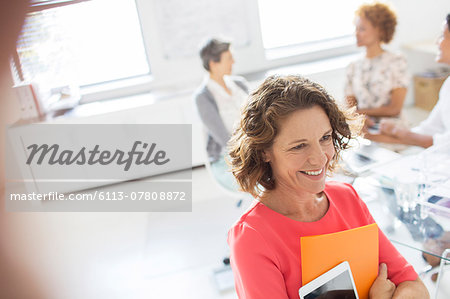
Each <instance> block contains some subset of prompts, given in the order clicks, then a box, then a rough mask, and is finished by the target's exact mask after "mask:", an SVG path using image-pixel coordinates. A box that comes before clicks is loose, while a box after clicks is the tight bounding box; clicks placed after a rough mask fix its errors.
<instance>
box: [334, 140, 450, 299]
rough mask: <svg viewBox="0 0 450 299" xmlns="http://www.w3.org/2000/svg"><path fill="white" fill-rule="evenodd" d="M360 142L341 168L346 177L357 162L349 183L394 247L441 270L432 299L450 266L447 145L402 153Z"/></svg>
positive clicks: (449, 159)
mask: <svg viewBox="0 0 450 299" xmlns="http://www.w3.org/2000/svg"><path fill="white" fill-rule="evenodd" d="M364 142H366V143H365V144H363V145H362V146H359V147H356V148H354V149H352V150H351V151H350V153H349V154H347V155H345V156H344V158H343V160H344V163H343V165H344V170H347V174H348V171H349V170H350V171H351V170H352V165H350V164H355V161H357V163H356V164H358V165H357V166H356V167H353V169H357V170H358V171H353V172H352V175H353V180H352V185H353V187H354V188H355V190H356V191H357V192H358V194H359V195H360V197H361V198H362V200H363V201H364V202H365V203H366V205H367V207H368V208H369V210H370V212H371V214H372V215H373V217H374V219H375V221H376V222H377V223H378V225H379V227H380V229H381V230H382V231H383V232H384V233H385V234H386V236H387V237H388V238H389V239H390V240H391V242H392V243H393V244H394V245H396V246H397V247H399V246H400V247H406V248H409V249H411V250H413V251H417V253H418V254H419V255H423V256H424V258H426V260H427V262H428V263H429V264H430V265H431V266H434V268H433V270H434V271H439V272H440V274H439V275H438V278H437V279H438V280H437V284H436V296H437V294H438V293H439V292H438V290H439V286H440V278H441V277H442V276H443V275H442V274H443V271H444V270H445V265H446V264H450V144H443V145H441V146H435V147H432V148H429V149H427V150H421V151H417V153H415V154H409V155H402V154H396V153H392V152H391V151H387V150H386V149H385V148H383V147H382V146H381V145H380V144H377V143H374V142H368V143H367V141H363V143H364ZM377 157H384V160H383V159H382V158H381V159H378V158H377ZM370 159H372V160H373V161H369V160H370ZM379 160H381V161H379ZM364 164H367V165H364ZM369 164H371V165H369ZM431 266H430V267H429V268H430V269H431ZM416 270H419V271H420V269H416ZM436 298H437V297H436Z"/></svg>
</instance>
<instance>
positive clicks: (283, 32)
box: [258, 0, 362, 56]
mask: <svg viewBox="0 0 450 299" xmlns="http://www.w3.org/2000/svg"><path fill="white" fill-rule="evenodd" d="M258 3H259V15H260V22H261V32H262V40H263V44H264V48H265V49H266V50H269V51H270V50H275V49H285V50H288V49H287V48H289V47H295V51H293V53H297V54H299V50H300V52H308V51H317V50H322V49H323V48H324V47H325V48H326V47H328V48H333V47H340V46H344V45H353V44H354V39H353V32H354V26H353V20H354V12H355V10H356V9H357V8H358V6H359V5H361V4H362V1H361V0H346V1H334V0H316V1H301V0H279V1H271V0H259V2H258ZM301 48H303V49H304V50H303V51H301ZM288 52H289V51H285V53H288ZM284 56H288V55H284Z"/></svg>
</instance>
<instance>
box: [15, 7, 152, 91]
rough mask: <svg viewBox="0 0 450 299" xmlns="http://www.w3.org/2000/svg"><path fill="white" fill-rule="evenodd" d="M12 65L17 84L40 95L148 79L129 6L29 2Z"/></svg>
mask: <svg viewBox="0 0 450 299" xmlns="http://www.w3.org/2000/svg"><path fill="white" fill-rule="evenodd" d="M33 3H34V4H33V6H32V7H31V10H32V11H31V12H30V13H29V14H28V16H27V19H26V21H25V24H24V26H23V30H22V34H21V36H20V37H19V41H18V43H17V56H16V57H15V59H14V64H15V66H16V74H17V77H18V80H19V81H24V82H29V83H36V84H37V85H38V87H39V90H40V91H41V92H40V93H41V94H44V95H45V96H48V94H49V93H51V90H52V89H55V88H58V87H62V86H67V85H73V84H75V85H77V86H87V85H93V84H98V83H104V82H109V81H114V80H120V79H125V78H131V77H137V76H142V75H148V74H149V73H150V72H149V64H148V61H147V55H146V52H145V49H144V45H143V39H142V33H141V29H140V24H139V18H138V15H137V11H136V4H135V1H133V0H95V1H80V0H78V1H77V0H72V1H34V2H33Z"/></svg>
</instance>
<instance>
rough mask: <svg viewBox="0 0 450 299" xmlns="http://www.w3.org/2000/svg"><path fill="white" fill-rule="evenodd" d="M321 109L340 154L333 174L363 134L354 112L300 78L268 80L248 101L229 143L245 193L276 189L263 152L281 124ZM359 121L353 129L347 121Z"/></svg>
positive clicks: (274, 78)
mask: <svg viewBox="0 0 450 299" xmlns="http://www.w3.org/2000/svg"><path fill="white" fill-rule="evenodd" d="M313 106H319V107H321V108H322V109H323V110H324V111H325V113H326V114H327V116H328V118H329V120H330V124H331V127H332V129H333V132H332V139H333V145H334V148H335V150H336V154H335V156H334V157H333V159H332V161H331V163H330V164H329V170H330V171H331V170H333V169H334V167H335V164H336V162H337V161H338V159H339V152H340V151H341V150H343V149H345V148H347V147H348V144H349V142H350V140H351V139H352V138H353V137H354V134H353V132H355V131H357V132H359V129H360V128H361V125H362V123H361V119H360V117H359V116H358V115H357V114H355V113H354V111H355V110H354V108H353V109H351V110H340V109H339V108H338V106H337V104H336V103H335V100H334V99H333V97H332V96H331V95H329V94H328V93H327V92H326V91H325V89H324V88H323V87H322V86H320V85H319V84H317V83H314V82H312V81H310V80H308V79H306V78H303V77H300V76H271V77H268V78H267V79H266V80H265V81H264V82H263V83H262V84H261V85H260V86H259V87H258V89H257V90H255V91H254V92H253V93H252V94H251V95H250V96H249V98H248V101H247V103H246V104H245V105H244V107H243V109H242V114H241V121H240V124H239V126H238V127H237V128H236V130H235V131H234V133H233V135H232V137H231V139H230V141H229V155H230V159H229V164H230V166H231V171H232V172H233V175H234V176H235V177H236V180H237V182H238V183H239V185H240V187H241V189H242V190H243V191H245V192H248V193H250V194H252V195H253V196H255V197H257V196H260V195H261V193H262V192H263V190H261V188H260V187H261V186H262V187H263V188H264V189H265V190H272V189H274V188H275V181H274V179H273V178H272V169H271V167H270V164H269V163H267V162H265V161H264V156H263V152H264V150H266V149H269V148H270V147H271V146H272V144H273V141H274V139H275V137H276V136H277V134H278V130H279V128H278V126H279V121H280V120H281V119H284V118H285V117H287V116H288V115H289V114H291V113H292V112H294V111H297V110H299V109H308V108H312V107H313ZM349 120H355V121H356V122H354V124H353V125H349V123H348V122H347V121H349Z"/></svg>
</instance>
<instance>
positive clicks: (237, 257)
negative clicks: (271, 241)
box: [228, 223, 288, 299]
mask: <svg viewBox="0 0 450 299" xmlns="http://www.w3.org/2000/svg"><path fill="white" fill-rule="evenodd" d="M228 243H229V244H230V245H231V267H232V268H233V274H234V280H235V285H236V291H237V294H238V296H239V298H240V299H257V298H277V299H283V298H288V295H287V291H286V285H285V281H284V278H283V275H282V273H281V271H280V264H279V263H278V260H277V258H276V255H275V253H274V252H272V250H270V249H269V247H268V246H267V244H266V242H265V240H264V239H263V238H262V236H261V235H260V234H259V233H258V232H257V231H255V230H254V229H253V228H251V227H250V226H248V225H247V224H243V223H241V224H238V225H236V226H235V227H234V228H233V229H232V230H230V232H229V234H228ZM237 265H239V267H237Z"/></svg>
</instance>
